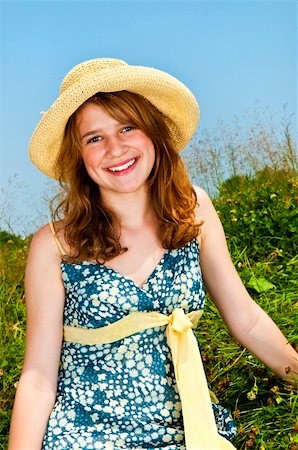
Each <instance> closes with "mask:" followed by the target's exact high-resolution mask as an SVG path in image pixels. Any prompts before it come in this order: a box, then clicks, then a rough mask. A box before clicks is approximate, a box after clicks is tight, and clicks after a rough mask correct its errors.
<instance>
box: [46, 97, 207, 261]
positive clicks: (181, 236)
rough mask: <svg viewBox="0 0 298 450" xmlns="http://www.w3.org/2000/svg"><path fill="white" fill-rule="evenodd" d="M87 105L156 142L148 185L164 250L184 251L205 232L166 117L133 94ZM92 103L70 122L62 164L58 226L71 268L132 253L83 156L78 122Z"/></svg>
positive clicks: (59, 161) (93, 100) (55, 217)
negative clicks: (125, 244)
mask: <svg viewBox="0 0 298 450" xmlns="http://www.w3.org/2000/svg"><path fill="white" fill-rule="evenodd" d="M87 102H91V103H95V104H97V105H99V106H100V107H102V108H104V110H105V111H106V112H107V113H108V114H110V115H111V116H112V117H113V118H114V119H116V120H118V121H119V122H120V123H124V124H125V123H127V120H129V123H130V124H131V125H133V126H136V127H138V128H139V129H141V130H142V131H143V132H144V133H145V134H146V135H147V136H148V137H149V138H150V139H151V140H152V142H153V144H154V147H155V162H154V165H153V168H152V171H151V173H150V175H149V178H148V180H147V182H148V186H149V192H150V195H151V204H152V208H153V210H154V213H155V217H156V221H157V229H158V234H159V236H158V237H159V240H160V242H161V244H162V246H163V247H164V248H165V249H175V248H179V247H182V246H183V245H185V244H186V243H187V242H189V241H191V240H192V239H194V238H195V237H197V236H198V234H199V232H200V226H201V223H197V222H196V220H195V209H196V207H197V196H196V193H195V190H194V188H193V186H192V184H191V182H190V180H189V177H188V174H187V171H186V169H185V166H184V163H183V161H182V158H181V157H180V155H179V154H178V153H177V152H176V151H175V150H174V148H173V145H172V140H171V134H170V130H169V127H168V125H167V121H166V120H165V117H164V116H163V115H162V113H161V112H160V111H159V110H157V109H156V108H155V107H154V106H153V105H152V104H151V103H150V102H148V101H147V100H146V99H145V98H143V97H142V96H140V95H138V94H133V93H131V92H127V91H121V92H114V93H98V94H96V96H94V97H92V98H90V99H89V100H87ZM87 102H85V103H84V104H83V105H82V106H81V107H80V108H79V109H78V110H77V111H76V112H75V113H74V114H73V115H72V116H71V117H70V118H69V120H68V122H67V125H66V127H65V133H64V139H63V144H62V146H61V150H60V153H59V156H58V159H57V165H58V169H59V173H60V174H61V175H60V180H59V181H60V185H61V186H62V199H61V197H59V196H58V199H60V200H59V204H58V206H57V207H56V209H55V210H54V212H53V220H56V221H58V222H56V224H55V226H56V228H58V230H59V229H62V230H63V233H64V240H65V242H66V243H67V244H68V245H69V246H70V249H71V252H70V255H67V256H65V257H64V258H65V259H66V260H67V261H68V262H71V263H76V262H79V261H82V260H96V261H97V262H99V263H104V262H105V261H108V260H110V259H112V258H114V257H116V256H117V255H119V254H121V253H123V252H125V251H126V250H127V248H123V247H121V244H120V240H119V235H120V232H119V230H120V224H119V221H118V219H117V216H116V214H115V213H114V212H113V211H112V210H110V209H109V208H107V206H106V205H104V204H103V202H102V199H101V195H100V189H99V187H98V185H97V184H96V183H94V181H93V180H92V179H91V178H90V177H89V175H88V173H87V171H86V169H85V166H84V163H83V159H82V156H81V148H80V140H79V136H78V130H77V123H76V121H77V114H78V112H79V111H80V110H81V108H82V107H83V106H84V105H85V104H86V103H87ZM60 195H61V194H60ZM56 200H57V198H56Z"/></svg>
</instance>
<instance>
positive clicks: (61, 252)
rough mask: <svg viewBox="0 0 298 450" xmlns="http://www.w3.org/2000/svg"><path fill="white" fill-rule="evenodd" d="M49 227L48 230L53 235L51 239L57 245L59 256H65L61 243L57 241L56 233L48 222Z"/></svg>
mask: <svg viewBox="0 0 298 450" xmlns="http://www.w3.org/2000/svg"><path fill="white" fill-rule="evenodd" d="M49 225H50V229H51V232H52V235H53V237H54V239H55V242H56V244H57V247H58V248H59V252H60V255H61V256H65V255H66V252H65V250H64V248H63V246H62V244H61V242H60V241H59V238H58V236H57V233H56V231H55V228H54V224H53V222H50V223H49Z"/></svg>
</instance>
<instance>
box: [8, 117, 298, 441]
mask: <svg viewBox="0 0 298 450" xmlns="http://www.w3.org/2000/svg"><path fill="white" fill-rule="evenodd" d="M238 136H239V142H237V140H235V133H233V132H230V135H229V136H227V135H226V136H225V138H226V140H225V141H224V146H223V147H222V144H221V146H219V144H218V142H222V141H218V142H217V140H216V139H213V140H211V139H210V136H208V135H205V136H204V137H203V139H201V140H200V141H197V142H194V143H193V147H192V148H191V150H190V152H189V154H188V155H185V160H186V162H187V164H188V166H189V170H190V172H191V173H192V175H193V177H194V179H196V178H197V179H196V182H197V183H199V184H201V185H202V186H203V187H205V188H206V189H207V190H208V191H209V192H211V195H212V196H213V199H214V204H215V207H216V209H217V211H218V213H219V215H220V217H221V220H222V222H223V224H224V228H225V233H226V236H227V240H228V245H229V249H230V252H231V256H232V259H233V262H234V264H235V266H236V268H237V270H238V272H239V274H240V276H241V278H242V280H243V282H244V284H245V286H246V287H247V289H248V291H249V292H250V294H251V296H252V297H253V298H254V300H255V301H256V302H257V303H258V304H260V305H261V307H262V308H263V309H264V310H265V311H266V312H267V313H268V314H269V315H270V316H271V317H272V319H273V320H275V322H276V323H277V324H278V326H279V327H280V328H281V330H282V331H283V332H284V334H285V335H286V336H287V338H288V341H289V343H290V344H291V345H293V346H294V347H296V349H297V350H298V335H297V330H298V313H297V312H298V294H297V292H298V280H297V270H298V239H297V236H298V178H297V157H296V149H295V146H294V143H293V140H292V138H291V135H290V132H289V128H288V126H285V127H284V132H283V133H280V135H279V136H277V135H276V133H275V134H274V135H273V133H272V132H267V131H266V132H265V131H264V127H259V128H258V126H257V124H255V126H254V127H252V129H251V130H250V132H249V133H248V135H247V136H246V137H245V136H244V135H243V133H239V130H238ZM229 138H230V139H231V140H230V141H229ZM202 148H203V149H204V152H203V151H202ZM208 168H209V169H208ZM244 168H245V170H244ZM206 174H207V175H208V176H206ZM200 177H202V179H200ZM204 183H205V185H204ZM0 239H1V259H0V270H1V288H0V289H1V290H0V321H1V322H0V333H1V343H0V344H1V346H0V361H1V367H0V384H1V394H0V449H6V448H7V436H8V429H9V421H10V415H11V408H12V404H13V398H14V394H15V389H16V386H17V382H18V379H19V376H20V371H21V367H22V361H23V355H24V338H25V321H26V313H25V298H24V289H23V281H24V267H25V261H26V255H27V251H28V247H29V244H30V237H27V238H20V237H19V236H16V235H14V234H11V233H7V232H5V231H2V232H0ZM197 336H198V339H199V341H200V346H201V349H202V358H203V361H204V364H205V370H206V374H207V378H208V381H209V385H210V388H211V389H212V391H213V392H214V393H215V394H216V396H217V397H218V399H219V401H220V403H221V404H222V405H224V406H226V407H228V408H229V410H230V411H231V415H232V417H233V419H234V421H235V423H236V425H237V428H238V434H237V437H236V439H235V440H234V445H235V446H236V448H237V449H239V450H246V449H250V448H252V449H258V450H271V449H272V450H273V449H274V450H276V449H287V450H298V394H297V389H296V388H295V387H294V386H293V385H292V384H291V383H289V382H286V381H284V380H282V379H280V378H278V377H277V376H275V375H274V374H273V373H272V372H271V371H270V370H269V369H267V368H266V367H265V366H264V365H263V364H262V363H261V362H260V361H258V360H257V359H256V358H255V357H254V356H253V355H251V354H250V352H249V351H248V350H246V349H245V348H242V347H241V346H240V345H239V344H238V343H237V342H236V341H235V340H234V339H233V338H232V337H231V336H230V334H229V332H228V330H227V328H226V326H225V325H224V323H223V321H222V319H221V318H220V316H219V314H218V312H217V310H216V308H215V307H214V306H213V304H212V302H211V300H209V299H207V302H206V307H205V311H204V315H203V318H202V319H201V321H200V323H199V326H198V329H197Z"/></svg>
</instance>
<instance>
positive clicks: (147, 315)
mask: <svg viewBox="0 0 298 450" xmlns="http://www.w3.org/2000/svg"><path fill="white" fill-rule="evenodd" d="M198 117H199V110H198V106H197V103H196V100H195V98H194V97H193V95H192V94H191V92H190V91H189V90H188V89H187V88H186V87H185V86H184V85H183V84H182V83H180V82H179V81H178V80H176V79H175V78H173V77H172V76H170V75H168V74H166V73H164V72H161V71H159V70H156V69H153V68H147V67H137V66H130V65H128V64H126V63H125V62H123V61H119V60H114V59H95V60H91V61H87V62H84V63H82V64H79V65H78V66H76V67H74V68H73V69H72V70H71V71H70V72H69V73H68V74H67V76H66V77H65V79H64V80H63V83H62V85H61V90H60V96H59V98H58V99H57V100H56V102H55V103H54V104H53V105H52V106H51V108H50V109H49V110H48V112H47V113H45V114H44V116H43V118H42V119H41V121H40V123H39V124H38V126H37V128H36V130H35V132H34V134H33V136H32V139H31V142H30V156H31V159H32V161H33V163H34V164H35V165H36V166H37V167H38V168H39V169H40V170H41V171H42V172H44V173H45V174H46V175H48V176H50V177H53V178H55V179H58V180H59V181H60V182H61V184H62V186H63V189H64V196H63V198H62V199H61V200H60V204H59V205H58V207H57V209H56V211H55V214H54V217H53V222H51V223H50V224H48V225H46V226H44V227H43V228H41V229H40V230H39V231H38V232H37V233H36V234H35V236H34V238H33V240H32V244H31V247H30V252H29V257H28V263H27V268H26V299H27V311H28V317H27V320H28V325H27V345H26V356H25V362H24V368H23V372H22V375H21V379H20V381H19V384H18V389H17V394H16V400H15V406H14V411H13V418H12V423H11V434H10V444H9V449H10V450H16V449H19V450H29V449H30V450H35V449H38V450H40V449H41V448H42V449H55V450H59V449H65V448H66V449H123V448H124V449H133V448H134V449H153V448H155V449H166V450H170V449H180V450H183V449H185V448H187V450H196V449H202V450H215V449H231V448H234V447H233V445H232V443H231V442H230V439H231V438H232V437H233V436H234V435H235V427H234V424H233V422H232V421H231V419H230V418H229V415H228V413H227V411H226V410H225V409H224V408H222V407H221V406H219V405H216V404H214V403H212V404H211V401H210V398H209V393H208V387H207V382H206V379H205V376H204V371H203V367H202V362H201V358H200V352H199V349H198V346H197V342H196V340H195V337H194V334H193V331H192V329H191V328H195V327H196V325H197V323H198V320H199V317H200V315H201V312H202V309H203V306H204V288H203V280H204V284H205V285H206V288H207V289H208V291H209V293H210V295H211V296H212V298H213V300H214V302H215V304H216V305H217V307H218V309H219V311H220V313H221V315H222V317H223V319H224V320H225V322H226V324H227V326H228V327H229V329H230V331H231V333H232V334H233V336H235V337H236V339H238V341H239V342H240V343H241V344H242V345H243V346H245V347H247V348H248V349H250V350H251V351H252V352H253V353H254V354H255V355H256V356H257V357H258V358H260V359H261V360H262V361H263V362H264V363H265V364H267V365H268V366H269V367H270V368H271V369H272V370H273V371H274V372H276V373H277V374H279V375H280V376H282V377H286V376H290V375H291V376H293V374H294V372H297V371H298V363H297V354H296V353H295V351H294V350H293V349H292V348H291V346H290V345H289V344H288V343H287V340H286V339H285V337H284V336H283V335H282V333H281V332H280V331H279V329H278V328H277V326H276V325H275V324H274V322H272V321H271V319H270V318H269V317H268V316H267V315H266V314H265V312H264V311H263V310H261V308H260V307H259V306H258V305H257V304H256V303H254V301H253V300H252V299H251V298H250V296H249V295H248V293H247V291H246V290H245V288H244V286H243V284H242V282H241V281H240V278H239V277H238V275H237V273H236V271H235V269H234V266H233V264H232V262H231V259H230V256H229V254H228V250H227V246H226V241H225V236H224V232H223V229H222V226H221V224H220V221H219V218H218V216H217V214H216V212H215V210H214V208H213V206H212V203H211V201H210V199H209V198H208V196H207V194H206V193H205V192H204V191H203V190H202V189H200V188H196V187H193V186H192V185H191V183H190V181H189V178H188V176H187V174H186V171H185V168H184V165H183V162H182V160H181V158H180V156H179V151H180V150H182V149H183V148H184V147H185V145H186V144H187V142H188V141H189V140H190V139H191V137H192V135H193V133H194V131H195V129H196V126H197V122H198ZM59 361H61V363H60V365H59ZM288 367H290V368H291V371H292V372H291V374H288V375H286V371H285V368H288Z"/></svg>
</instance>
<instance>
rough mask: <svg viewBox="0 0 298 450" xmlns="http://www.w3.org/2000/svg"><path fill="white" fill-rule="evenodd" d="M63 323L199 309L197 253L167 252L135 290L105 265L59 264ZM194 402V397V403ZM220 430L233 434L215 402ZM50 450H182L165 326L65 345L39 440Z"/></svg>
mask: <svg viewBox="0 0 298 450" xmlns="http://www.w3.org/2000/svg"><path fill="white" fill-rule="evenodd" d="M61 269H62V277H63V281H64V285H65V290H66V303H65V310H64V323H65V325H69V326H77V327H84V328H98V327H104V326H106V325H109V324H111V323H113V322H116V321H117V320H119V319H121V318H123V317H124V316H126V315H127V314H129V313H131V312H133V311H158V312H161V313H163V314H166V315H169V314H171V313H172V311H173V309H175V308H183V309H184V312H185V313H188V312H190V311H194V310H201V309H202V308H203V306H204V287H203V282H202V276H201V270H200V266H199V248H198V242H197V240H196V239H195V240H193V241H191V242H189V243H188V244H186V245H185V246H183V247H181V248H179V249H177V250H167V251H166V252H165V254H164V256H163V258H162V259H161V260H160V261H159V263H158V265H157V266H156V267H155V269H154V271H153V272H152V274H151V275H150V277H149V278H148V279H147V281H146V283H145V284H144V285H143V286H142V287H141V288H140V287H139V286H137V285H136V284H135V283H134V282H133V281H132V280H130V279H129V278H127V277H124V276H122V275H121V274H120V273H119V272H117V271H115V270H113V269H111V268H108V267H106V266H105V265H100V264H95V263H92V262H88V261H83V262H82V263H80V264H69V263H65V262H63V261H62V262H61ZM197 401H200V399H197ZM213 411H214V414H215V418H216V422H217V425H218V431H219V433H220V434H222V435H223V436H225V437H226V438H227V439H232V437H233V436H234V435H235V433H236V429H235V426H234V424H233V422H232V420H231V419H230V417H229V414H228V411H227V410H226V409H224V408H222V407H221V406H219V405H215V404H213ZM42 448H43V450H48V449H55V450H60V449H74V450H75V449H113V450H117V449H139V450H140V449H163V450H172V449H173V450H174V449H175V450H176V449H180V450H183V449H185V442H184V431H183V421H182V412H181V402H180V398H179V394H178V391H177V385H176V381H175V375H174V369H173V365H172V359H171V354H170V350H169V347H168V345H167V341H166V336H165V327H158V328H152V329H148V330H145V331H142V332H139V333H136V334H134V335H131V336H129V337H126V338H124V339H122V340H121V341H117V342H114V343H111V344H104V345H81V344H75V343H71V342H64V343H63V346H62V353H61V366H60V370H59V379H58V391H57V398H56V402H55V405H54V407H53V410H52V413H51V415H50V418H49V421H48V425H47V429H46V433H45V436H44V441H43V446H42Z"/></svg>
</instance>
